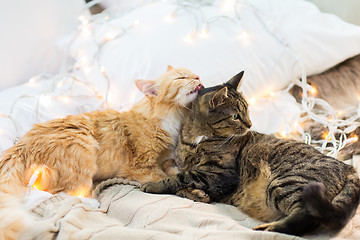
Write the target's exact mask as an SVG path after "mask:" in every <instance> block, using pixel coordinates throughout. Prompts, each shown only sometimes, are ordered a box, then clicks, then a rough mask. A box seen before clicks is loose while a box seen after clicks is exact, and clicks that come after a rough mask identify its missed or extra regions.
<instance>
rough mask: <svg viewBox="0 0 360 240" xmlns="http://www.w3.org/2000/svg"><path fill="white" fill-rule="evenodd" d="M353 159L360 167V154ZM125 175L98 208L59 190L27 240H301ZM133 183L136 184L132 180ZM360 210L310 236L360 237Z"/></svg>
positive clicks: (101, 194) (103, 193) (102, 192)
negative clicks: (143, 186)
mask: <svg viewBox="0 0 360 240" xmlns="http://www.w3.org/2000/svg"><path fill="white" fill-rule="evenodd" d="M352 161H353V162H354V165H355V166H360V157H358V156H355V157H354V158H353V159H352ZM123 183H127V182H126V181H124V180H122V179H110V180H108V181H105V182H103V183H101V184H100V185H99V186H98V188H97V189H96V191H95V193H96V196H97V200H98V201H99V202H100V207H99V208H97V207H94V206H91V205H93V204H91V202H90V203H89V201H84V200H83V199H80V198H77V197H71V196H68V195H65V194H58V195H54V196H52V197H50V198H49V199H47V200H45V201H43V202H42V203H41V204H39V205H38V206H37V207H35V208H33V210H32V213H33V215H34V217H35V218H36V221H34V225H33V227H32V228H31V229H29V230H28V231H27V232H26V233H25V234H24V235H23V237H22V239H24V240H29V239H54V238H56V239H59V240H61V239H77V240H79V239H93V240H95V239H108V240H110V239H174V240H175V239H205V240H208V239H216V240H218V239H224V240H225V239H254V240H255V239H263V240H275V239H276V240H290V239H293V240H295V239H302V238H299V237H295V236H290V235H285V234H280V233H273V232H262V231H254V230H252V229H251V228H253V227H255V226H257V225H258V224H259V222H258V221H256V220H253V219H251V218H249V217H247V216H246V215H245V214H243V213H241V212H240V211H239V210H238V209H236V208H235V207H233V206H230V205H226V204H219V203H215V204H206V203H198V202H194V201H192V200H188V199H184V198H180V197H177V196H173V195H158V194H147V193H143V192H141V191H140V190H139V189H138V187H136V186H133V185H129V184H123ZM132 184H133V183H132ZM359 229H360V208H358V210H357V212H356V215H355V216H354V217H353V218H352V220H351V221H350V222H349V223H348V224H347V225H346V226H345V228H343V229H342V230H341V231H340V232H333V233H330V232H327V231H325V230H321V231H319V232H317V233H315V234H312V235H307V236H304V238H306V239H314V240H315V239H321V240H328V239H332V240H335V239H338V240H340V239H360V230H359Z"/></svg>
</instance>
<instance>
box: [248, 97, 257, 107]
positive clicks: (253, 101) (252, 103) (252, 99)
mask: <svg viewBox="0 0 360 240" xmlns="http://www.w3.org/2000/svg"><path fill="white" fill-rule="evenodd" d="M249 104H250V105H255V104H256V97H252V98H250V99H249Z"/></svg>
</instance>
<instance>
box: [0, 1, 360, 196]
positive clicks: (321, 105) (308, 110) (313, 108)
mask: <svg viewBox="0 0 360 240" xmlns="http://www.w3.org/2000/svg"><path fill="white" fill-rule="evenodd" d="M101 2H102V1H99V0H95V1H92V2H90V3H88V4H87V8H90V7H91V6H93V5H95V4H97V3H101ZM134 2H136V3H133V4H132V5H131V7H129V9H125V10H124V9H123V10H122V11H116V9H115V8H114V9H112V8H111V7H110V8H109V9H107V10H105V11H104V12H102V13H100V14H96V15H89V14H88V11H87V8H86V9H84V13H83V14H82V15H81V16H79V18H78V20H79V26H78V28H77V31H75V33H74V34H73V36H72V38H71V39H70V41H69V42H68V45H67V50H66V51H68V52H70V50H71V46H72V45H73V44H74V42H75V41H76V39H77V38H78V37H79V36H82V37H85V38H86V39H88V40H89V41H90V42H91V43H92V44H93V45H94V46H96V49H97V50H96V51H95V52H94V53H93V54H92V57H89V56H90V55H91V54H90V55H89V54H88V55H84V53H82V52H81V51H80V50H79V51H77V57H76V60H77V61H76V63H75V64H74V65H73V66H71V67H70V68H68V67H69V66H64V67H63V68H64V69H67V68H68V70H66V71H65V72H64V73H61V74H59V75H57V76H49V75H45V74H41V75H39V76H36V77H33V78H31V79H29V82H28V85H29V86H30V87H36V86H37V85H38V84H39V82H40V81H41V80H48V81H49V79H52V80H51V81H52V85H51V87H50V88H48V89H46V90H44V91H43V92H41V93H39V94H35V95H23V96H20V97H18V98H17V99H16V100H15V101H14V102H13V104H12V106H11V109H10V112H9V114H3V113H0V118H8V119H10V120H11V122H12V123H13V125H14V129H15V136H14V137H11V138H12V140H13V143H14V144H15V143H16V141H17V140H18V139H20V137H21V133H20V131H19V124H21V123H18V122H16V120H15V118H14V116H13V113H14V109H16V107H17V106H18V104H19V102H21V100H22V99H25V98H32V99H34V100H35V108H34V115H35V116H36V119H37V120H38V121H40V118H39V109H40V107H41V106H44V105H46V104H51V102H52V101H61V102H63V103H64V104H72V102H73V101H74V100H75V99H78V98H82V99H87V98H91V99H96V101H97V104H96V105H95V106H88V105H86V104H84V105H83V106H80V109H79V111H80V112H83V111H87V110H88V109H92V110H95V109H106V108H111V107H112V104H111V101H109V90H110V82H111V81H110V77H109V75H108V72H107V69H106V66H105V65H103V64H102V62H101V54H102V52H103V49H104V47H105V46H106V45H107V44H109V43H110V42H112V41H116V40H117V39H119V38H121V37H123V36H124V35H126V34H127V33H128V32H129V31H131V30H132V29H134V28H136V27H138V26H139V25H142V24H143V23H142V21H141V19H136V20H134V21H133V22H132V23H130V24H128V25H123V26H119V24H117V26H113V25H112V24H111V20H112V19H113V18H116V17H119V14H120V15H121V14H122V15H125V14H127V13H129V12H131V11H132V10H133V9H136V8H137V7H140V6H143V5H145V4H152V3H153V2H162V3H164V4H169V3H172V4H174V6H175V10H174V11H173V12H172V13H170V14H167V15H165V16H158V17H159V19H162V20H163V21H164V22H165V23H167V24H171V23H172V22H173V21H175V19H176V17H177V15H179V14H180V12H181V13H186V14H189V15H190V16H192V17H193V19H194V27H193V28H192V29H190V30H189V34H188V35H186V36H184V39H183V40H184V41H185V42H187V43H189V44H191V43H193V42H194V41H197V38H201V39H205V40H206V39H208V38H210V37H211V28H210V27H211V25H212V24H214V23H215V22H217V21H220V20H225V21H228V22H229V23H230V24H231V23H236V22H239V21H242V20H241V14H240V9H241V8H243V7H248V8H249V9H251V10H252V11H253V12H254V14H255V15H256V16H257V18H258V19H259V20H260V21H261V22H262V23H263V26H264V27H265V28H267V31H268V32H269V33H271V34H272V35H273V36H274V37H275V38H276V39H277V40H278V41H279V42H280V43H281V44H282V45H283V46H284V48H285V49H286V50H287V51H289V52H290V53H291V54H292V55H293V57H294V59H295V60H296V63H297V64H298V65H299V66H300V69H301V72H302V75H301V79H300V80H299V79H294V80H293V82H292V83H291V84H289V85H288V86H287V87H286V88H285V89H283V90H281V91H273V90H271V89H269V92H268V94H266V95H264V96H252V97H250V98H249V99H248V102H249V104H250V105H256V104H258V102H260V100H266V101H272V99H273V98H274V97H275V96H276V95H277V94H280V93H282V92H288V91H289V90H290V89H291V88H292V87H293V86H294V85H298V86H299V87H301V89H302V101H301V104H300V105H301V110H302V117H301V118H300V119H297V120H296V121H295V122H293V123H288V124H287V125H286V126H284V127H283V129H282V130H281V131H280V132H279V134H280V135H281V136H282V137H284V138H286V137H288V136H289V135H290V134H292V133H298V134H300V135H301V136H302V139H303V141H304V142H305V143H307V144H310V145H313V146H315V147H316V148H317V149H318V150H319V151H321V152H323V153H325V154H327V155H330V156H333V157H337V155H338V153H339V151H340V150H341V149H342V148H344V147H345V146H346V145H347V144H349V143H354V142H357V141H358V140H359V137H358V136H357V135H356V134H355V133H354V131H355V130H356V128H357V127H359V125H360V124H359V122H358V119H359V117H360V116H359V114H360V104H359V105H358V106H355V107H353V108H349V109H344V110H342V111H338V112H336V111H335V110H334V109H333V108H332V107H331V106H330V105H329V104H328V103H327V102H326V101H324V100H322V99H319V98H316V95H317V91H318V90H317V88H316V86H311V85H309V84H308V83H307V79H306V72H305V68H304V64H303V62H302V60H301V58H300V57H299V56H298V54H297V53H296V52H295V51H294V50H293V49H292V48H291V47H290V44H288V43H287V42H286V40H285V39H284V38H283V37H281V36H278V35H277V34H278V32H274V31H273V30H272V28H271V27H270V26H267V22H266V21H265V20H264V16H263V14H261V12H260V11H259V9H257V8H256V7H255V6H254V5H252V4H251V1H247V0H224V1H215V0H200V1H197V0H176V1H175V0H174V1H170V0H168V1H167V0H155V1H147V2H146V1H134ZM206 6H218V7H219V8H221V9H222V12H223V14H222V15H219V16H213V17H210V18H206V17H205V16H204V14H203V13H202V10H201V9H202V8H203V7H206ZM112 10H113V12H111V11H112ZM114 12H116V14H113V13H114ZM98 26H104V28H103V29H102V32H100V33H99V31H97V30H98V29H99V28H98ZM104 29H105V30H104ZM254 37H256V36H251V35H250V34H249V33H248V32H247V31H246V29H241V30H240V32H239V33H237V38H238V40H239V41H241V42H243V43H244V44H247V43H249V42H250V41H252V39H253V38H254ZM64 64H65V65H66V64H67V63H66V61H65V63H64ZM96 71H97V72H98V73H99V74H100V76H101V77H102V79H103V80H104V89H105V91H103V92H101V91H100V90H99V89H98V86H95V85H94V84H93V83H91V82H89V81H88V80H87V78H86V76H88V74H90V73H94V72H96ZM80 85H81V86H83V87H85V88H87V89H88V90H89V92H88V94H85V95H71V94H69V92H71V91H72V90H74V89H76V88H78V86H80ZM359 101H360V95H359ZM308 121H313V122H316V123H319V124H321V125H322V126H324V127H325V128H326V132H324V134H323V138H322V139H312V137H311V135H310V134H309V133H308V132H306V131H305V128H304V125H305V123H306V122H308ZM4 132H5V131H4V130H2V129H0V134H4ZM9 137H10V136H9ZM37 176H38V174H36V172H34V174H33V176H32V177H31V179H30V181H29V184H28V187H29V186H30V187H29V188H30V189H31V186H33V182H35V181H36V178H37ZM34 179H35V180H34ZM31 183H32V184H31ZM76 194H77V193H76ZM77 195H84V194H82V193H79V194H77Z"/></svg>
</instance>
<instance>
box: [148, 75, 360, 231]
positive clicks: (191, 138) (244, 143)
mask: <svg viewBox="0 0 360 240" xmlns="http://www.w3.org/2000/svg"><path fill="white" fill-rule="evenodd" d="M242 76H243V72H241V73H240V74H238V75H236V76H235V77H233V78H232V79H230V80H229V81H228V82H227V83H225V84H223V85H218V86H215V87H211V88H205V89H202V90H201V91H200V93H199V95H198V97H197V98H196V100H195V101H194V102H193V107H192V112H191V114H190V115H189V116H187V117H186V118H185V119H184V122H183V127H182V129H181V132H180V136H179V142H178V145H177V148H176V151H175V155H176V159H175V161H176V162H177V164H178V165H179V167H180V168H181V170H182V172H181V173H179V174H177V175H174V176H171V177H170V178H167V179H165V180H162V181H160V182H156V183H147V184H144V185H143V187H142V190H143V191H145V192H151V193H172V194H175V193H177V194H178V195H185V196H186V197H189V198H191V199H194V200H202V199H201V198H203V199H204V201H208V200H209V198H210V200H211V201H216V202H223V203H228V204H232V205H234V206H236V207H237V208H239V209H240V210H241V211H243V212H245V213H246V214H248V215H249V216H250V217H253V218H255V219H258V220H261V221H264V222H268V223H265V224H263V225H260V226H257V227H255V229H256V230H265V231H275V232H282V233H287V234H294V235H302V234H305V233H308V232H310V231H312V230H314V229H315V228H317V227H318V226H320V225H324V226H327V227H329V228H330V229H336V230H337V229H339V228H341V227H343V226H344V225H345V224H346V223H347V221H348V220H349V219H350V218H351V217H352V216H353V215H354V212H355V210H356V208H357V206H358V204H359V197H360V180H359V177H358V176H357V174H356V172H355V169H354V168H353V167H352V166H350V165H347V164H345V163H343V162H340V161H338V160H336V159H334V158H331V157H328V156H325V155H323V154H321V153H320V152H318V151H317V150H316V149H314V148H313V147H311V146H309V145H306V144H304V143H301V142H297V141H294V140H286V139H277V138H275V137H273V136H270V135H265V134H261V133H258V132H254V131H250V130H249V128H250V127H251V121H250V119H249V117H248V105H247V103H246V101H245V99H244V98H243V97H242V95H241V94H240V93H238V92H237V91H236V89H237V88H238V86H239V84H240V82H241V78H242ZM191 189H198V191H199V192H198V194H194V191H191ZM195 193H196V192H195ZM201 193H205V194H201Z"/></svg>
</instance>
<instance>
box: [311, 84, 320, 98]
mask: <svg viewBox="0 0 360 240" xmlns="http://www.w3.org/2000/svg"><path fill="white" fill-rule="evenodd" d="M317 92H318V91H317V88H316V87H314V86H311V88H310V93H311V95H313V96H315V95H316V94H317Z"/></svg>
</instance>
